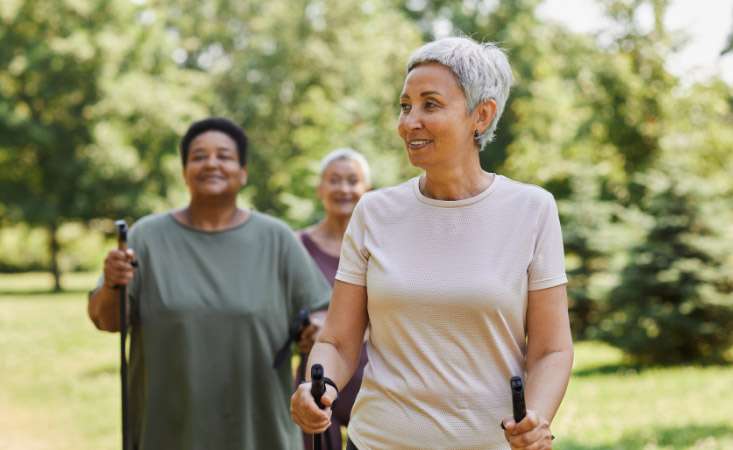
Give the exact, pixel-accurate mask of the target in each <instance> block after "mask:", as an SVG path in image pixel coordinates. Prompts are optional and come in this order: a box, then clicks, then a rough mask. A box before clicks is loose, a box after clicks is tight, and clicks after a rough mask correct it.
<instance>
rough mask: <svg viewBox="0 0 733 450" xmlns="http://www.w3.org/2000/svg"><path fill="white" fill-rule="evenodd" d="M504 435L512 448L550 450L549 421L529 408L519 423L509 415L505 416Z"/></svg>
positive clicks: (517, 449)
mask: <svg viewBox="0 0 733 450" xmlns="http://www.w3.org/2000/svg"><path fill="white" fill-rule="evenodd" d="M502 423H503V424H504V437H506V440H507V441H508V442H509V445H511V447H512V450H552V433H550V423H549V422H548V421H547V419H545V418H544V417H539V416H538V415H537V413H536V412H534V411H533V410H531V409H528V410H527V415H526V416H525V418H524V419H522V420H521V421H520V422H519V423H516V422H514V419H513V418H511V417H507V418H505V419H504V420H503V421H502Z"/></svg>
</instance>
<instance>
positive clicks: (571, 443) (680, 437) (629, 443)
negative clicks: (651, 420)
mask: <svg viewBox="0 0 733 450" xmlns="http://www.w3.org/2000/svg"><path fill="white" fill-rule="evenodd" d="M721 438H733V425H730V424H723V423H721V424H717V425H689V426H686V427H657V428H651V429H648V430H644V431H643V432H638V431H637V432H633V433H626V434H624V436H623V437H622V438H621V439H620V440H619V441H617V442H614V443H613V444H602V445H588V444H583V443H581V442H578V441H575V440H568V439H559V440H558V441H557V448H559V449H562V450H641V449H643V448H644V447H646V446H647V445H649V444H656V445H657V446H660V447H664V448H669V449H673V450H686V449H689V448H690V447H692V446H693V445H694V444H696V443H698V442H700V441H703V440H706V439H713V440H717V439H721Z"/></svg>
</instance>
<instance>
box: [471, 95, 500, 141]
mask: <svg viewBox="0 0 733 450" xmlns="http://www.w3.org/2000/svg"><path fill="white" fill-rule="evenodd" d="M473 112H474V125H475V126H476V128H475V129H476V130H478V132H479V134H483V132H484V131H486V129H487V128H489V125H491V121H492V120H494V116H496V100H494V99H493V98H492V99H489V100H486V101H483V102H481V103H479V104H478V105H476V108H475V109H474V110H473Z"/></svg>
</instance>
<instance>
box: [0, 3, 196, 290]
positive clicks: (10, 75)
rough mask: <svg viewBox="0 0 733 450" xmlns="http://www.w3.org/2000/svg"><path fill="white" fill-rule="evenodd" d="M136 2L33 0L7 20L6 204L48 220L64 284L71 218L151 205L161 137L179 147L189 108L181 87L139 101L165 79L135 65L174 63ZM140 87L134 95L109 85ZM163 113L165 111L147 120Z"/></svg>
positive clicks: (36, 222) (31, 218) (2, 100)
mask: <svg viewBox="0 0 733 450" xmlns="http://www.w3.org/2000/svg"><path fill="white" fill-rule="evenodd" d="M138 12H139V10H138V9H137V7H135V6H134V5H132V4H130V3H127V2H121V1H112V0H87V1H73V2H72V1H59V2H53V1H44V0H34V1H26V2H20V3H19V4H16V8H15V9H13V8H12V7H11V8H10V9H8V10H6V11H5V14H4V15H3V16H2V18H1V19H0V20H2V21H3V26H2V27H0V60H2V61H8V70H7V71H5V72H0V86H2V88H1V89H0V204H2V205H3V206H2V209H3V210H4V213H5V214H7V217H9V219H10V220H13V221H24V222H27V223H28V224H30V225H32V226H39V227H43V228H45V229H46V230H48V234H49V247H50V248H49V252H50V256H51V257H50V261H51V263H50V266H51V267H50V270H51V272H52V273H53V275H54V280H55V282H54V286H55V289H56V290H60V289H61V283H60V268H59V266H58V254H59V251H60V250H61V248H60V243H59V240H58V238H57V231H58V229H59V226H60V224H61V223H63V222H66V221H81V222H88V221H89V220H91V219H93V218H98V217H119V216H121V215H125V216H136V215H140V214H142V213H143V212H146V211H148V210H149V207H150V198H149V196H148V197H146V194H148V193H149V192H151V190H152V191H153V192H154V193H155V194H157V195H161V194H163V193H164V190H165V189H164V188H163V187H162V186H164V184H158V185H157V189H155V187H156V182H157V181H158V179H159V178H158V177H155V176H152V177H151V176H150V175H158V174H161V173H162V172H163V170H162V167H163V165H162V164H161V158H160V155H161V151H160V150H161V147H168V149H170V146H171V144H172V142H173V139H172V136H174V133H173V130H172V129H171V128H170V127H171V124H177V123H179V122H178V121H179V120H180V118H181V116H186V115H187V114H181V112H180V111H176V110H175V109H173V108H170V107H167V108H166V107H165V106H170V105H172V104H176V101H179V100H175V98H176V97H174V98H173V99H170V100H168V103H169V105H157V111H156V113H151V110H149V109H147V110H146V109H138V106H145V107H147V106H150V105H149V104H143V103H144V102H143V101H142V99H143V98H149V97H141V96H140V95H139V94H140V92H146V94H147V93H149V92H151V91H153V92H154V90H153V88H156V87H160V86H161V85H162V86H165V82H166V80H165V76H164V77H163V78H164V79H163V80H160V81H161V82H160V84H158V85H156V83H149V82H146V80H145V79H144V76H140V75H138V77H137V80H135V82H133V83H132V86H131V85H130V83H129V82H130V77H129V76H128V74H129V73H130V71H131V70H132V69H131V66H130V65H129V64H136V63H137V64H139V63H140V62H141V61H142V60H144V59H145V58H150V59H151V60H152V63H151V64H150V65H149V66H150V67H149V68H150V70H151V75H155V74H163V75H165V74H166V71H170V70H172V69H171V68H170V67H171V66H172V61H171V63H168V62H167V61H166V58H167V59H168V60H170V58H169V56H168V55H166V54H164V52H162V50H163V48H161V47H159V46H158V47H156V45H157V44H155V43H153V45H152V47H151V41H146V40H145V33H146V31H145V30H144V28H145V27H144V24H143V23H141V22H139V21H137V22H136V20H135V16H136V14H137V13H138ZM130 24H133V25H132V26H131V25H130ZM143 48H145V50H143ZM115 56H116V57H117V59H115ZM137 67H140V66H137ZM132 78H134V75H133V76H132ZM141 78H142V80H141ZM147 81H149V80H147ZM126 83H127V84H126ZM174 85H175V84H174ZM129 88H132V89H129ZM130 90H132V91H134V96H132V99H131V98H130V97H123V98H119V97H117V98H115V97H114V96H113V95H111V93H120V92H122V93H124V92H127V93H129V91H130ZM166 90H167V91H170V90H171V89H170V88H167V89H166ZM179 94H180V93H179ZM136 98H137V99H136ZM177 98H186V96H185V95H179V97H177ZM172 109H173V110H172ZM160 116H166V117H167V119H166V121H164V122H163V123H159V122H154V121H153V122H152V123H151V122H150V121H148V120H147V119H149V118H155V117H160ZM138 121H144V122H145V127H144V129H142V130H137V129H135V127H134V124H135V122H138ZM156 125H162V127H160V128H157V127H156ZM153 147H155V149H153Z"/></svg>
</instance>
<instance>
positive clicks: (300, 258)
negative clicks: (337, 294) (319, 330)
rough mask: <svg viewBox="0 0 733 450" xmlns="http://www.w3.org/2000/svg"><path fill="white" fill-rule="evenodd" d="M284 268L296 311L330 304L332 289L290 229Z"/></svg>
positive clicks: (283, 258)
mask: <svg viewBox="0 0 733 450" xmlns="http://www.w3.org/2000/svg"><path fill="white" fill-rule="evenodd" d="M284 234H286V235H285V236H284V237H283V239H284V240H285V242H284V243H283V249H284V253H283V256H282V262H281V267H282V268H283V272H284V273H283V275H284V278H283V279H284V282H285V284H286V286H285V292H287V293H288V296H289V299H288V301H289V302H290V305H291V306H292V307H293V309H294V311H293V312H295V311H300V310H301V309H303V308H308V309H310V310H311V311H313V310H319V309H324V308H326V307H327V306H328V302H329V299H330V295H331V289H330V286H329V285H328V282H327V281H326V279H325V278H324V276H323V274H322V273H321V271H320V270H319V269H318V267H317V266H316V265H315V263H314V262H313V260H312V259H311V257H310V256H309V255H308V253H306V251H305V248H303V246H302V245H301V244H300V242H298V240H297V237H296V236H295V234H294V233H292V232H291V231H290V230H287V231H286V232H284Z"/></svg>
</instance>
